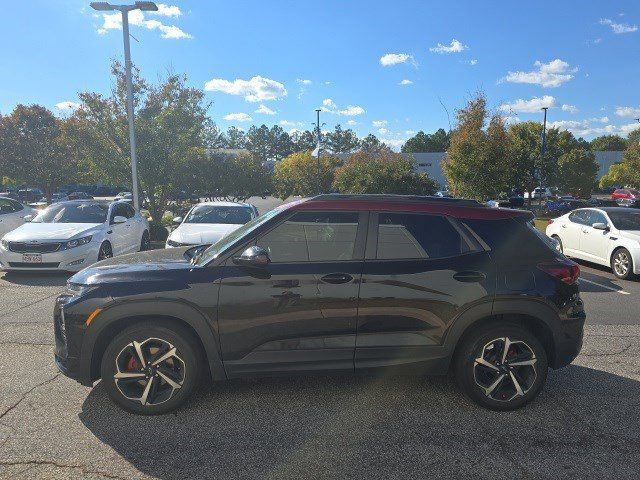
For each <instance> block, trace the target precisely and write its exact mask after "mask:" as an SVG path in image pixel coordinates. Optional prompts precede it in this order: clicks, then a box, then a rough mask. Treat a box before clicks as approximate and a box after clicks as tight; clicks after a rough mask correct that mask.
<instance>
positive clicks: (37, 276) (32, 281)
mask: <svg viewBox="0 0 640 480" xmlns="http://www.w3.org/2000/svg"><path fill="white" fill-rule="evenodd" d="M71 275H73V274H72V273H68V272H6V273H5V274H4V275H3V276H0V280H3V281H5V282H7V283H12V284H14V285H26V286H32V287H56V286H61V287H64V286H65V285H66V284H67V280H68V279H69V277H71Z"/></svg>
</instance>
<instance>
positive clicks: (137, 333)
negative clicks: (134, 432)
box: [100, 322, 204, 415]
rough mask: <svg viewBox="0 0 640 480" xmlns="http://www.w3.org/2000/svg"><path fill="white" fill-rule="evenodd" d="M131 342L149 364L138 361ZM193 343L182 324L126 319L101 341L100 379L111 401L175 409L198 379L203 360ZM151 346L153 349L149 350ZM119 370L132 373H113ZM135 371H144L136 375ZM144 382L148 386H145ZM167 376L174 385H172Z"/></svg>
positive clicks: (138, 408)
mask: <svg viewBox="0 0 640 480" xmlns="http://www.w3.org/2000/svg"><path fill="white" fill-rule="evenodd" d="M134 342H137V343H138V346H139V349H140V351H141V352H142V354H143V357H144V358H145V362H146V363H147V366H148V367H149V368H144V367H143V366H142V365H140V364H139V363H138V359H139V358H140V357H139V355H138V354H137V350H136V346H135V344H134ZM198 345H199V343H198V340H197V339H195V338H193V335H191V334H190V333H189V332H188V331H187V330H185V329H183V328H181V327H180V326H179V325H174V324H172V323H170V322H141V323H137V324H135V325H132V326H131V327H129V328H127V329H126V330H124V331H123V332H122V333H120V334H119V335H118V336H116V337H115V338H114V339H113V340H112V341H111V343H110V344H109V346H108V347H107V349H106V351H105V353H104V355H103V357H102V364H101V368H100V373H101V377H102V384H103V385H104V387H105V389H106V391H107V394H108V395H109V397H111V399H112V400H113V401H114V403H116V404H117V405H118V406H120V407H122V408H123V409H124V410H127V411H129V412H132V413H136V414H140V415H159V414H163V413H167V412H170V411H172V410H175V409H177V408H178V407H180V406H181V405H182V404H183V403H184V402H185V401H186V400H187V399H188V398H189V397H190V396H191V394H192V393H193V392H194V390H195V389H196V387H197V386H198V384H199V383H200V379H201V372H202V365H203V361H204V360H203V355H202V354H201V352H200V350H199V348H198ZM155 348H158V350H155V351H154V349H155ZM171 348H175V353H174V354H173V355H171V356H169V357H168V358H167V360H164V361H162V362H161V363H159V364H158V365H157V368H156V367H155V366H151V365H152V364H153V361H154V360H160V359H161V358H162V357H163V356H164V355H165V354H169V353H170V351H171ZM132 359H133V360H132ZM123 370H124V371H123ZM123 373H124V374H129V375H131V374H133V375H136V377H135V378H133V379H124V380H123V379H119V380H116V378H115V375H116V374H119V375H122V374H123ZM141 374H142V375H144V377H138V375H141ZM137 378H139V380H138V379H137ZM165 379H168V380H165ZM169 380H170V381H169ZM149 382H151V386H150V387H148V388H147V384H148V383H149ZM171 382H173V384H174V385H179V387H176V388H174V387H173V386H172V384H171ZM145 391H147V395H146V396H145ZM125 393H126V395H125ZM145 399H146V401H145Z"/></svg>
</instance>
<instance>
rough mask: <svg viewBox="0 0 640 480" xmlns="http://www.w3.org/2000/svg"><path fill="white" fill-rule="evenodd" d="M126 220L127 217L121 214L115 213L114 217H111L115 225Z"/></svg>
mask: <svg viewBox="0 0 640 480" xmlns="http://www.w3.org/2000/svg"><path fill="white" fill-rule="evenodd" d="M126 221H127V217H123V216H122V215H116V216H115V217H113V221H112V222H111V223H112V224H114V225H117V224H119V223H125V222H126Z"/></svg>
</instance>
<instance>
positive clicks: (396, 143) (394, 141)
mask: <svg viewBox="0 0 640 480" xmlns="http://www.w3.org/2000/svg"><path fill="white" fill-rule="evenodd" d="M379 140H380V141H381V142H382V143H386V144H387V146H389V147H391V148H394V149H398V148H400V147H401V146H402V145H404V143H405V142H406V140H404V139H402V138H380V139H379Z"/></svg>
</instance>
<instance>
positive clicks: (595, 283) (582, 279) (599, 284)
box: [580, 278, 631, 295]
mask: <svg viewBox="0 0 640 480" xmlns="http://www.w3.org/2000/svg"><path fill="white" fill-rule="evenodd" d="M580 281H581V282H587V283H591V284H593V285H597V286H599V287H600V288H606V289H607V290H611V291H612V292H616V293H619V294H621V295H631V294H630V293H629V292H625V291H624V290H618V289H615V288H613V287H608V286H607V285H602V284H601V283H598V282H594V281H593V280H587V279H586V278H580Z"/></svg>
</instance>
